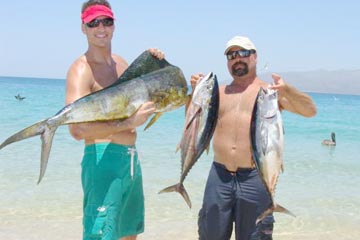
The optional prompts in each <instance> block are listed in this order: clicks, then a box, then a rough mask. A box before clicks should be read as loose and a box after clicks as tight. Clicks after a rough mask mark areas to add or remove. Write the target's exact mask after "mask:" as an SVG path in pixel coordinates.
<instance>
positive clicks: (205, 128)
mask: <svg viewBox="0 0 360 240" xmlns="http://www.w3.org/2000/svg"><path fill="white" fill-rule="evenodd" d="M218 109H219V86H218V82H217V78H216V75H214V74H213V73H212V72H210V73H209V74H208V75H206V76H205V77H203V78H202V79H200V80H199V81H198V82H197V84H196V87H195V89H194V93H193V96H192V100H191V103H190V105H189V107H188V109H187V112H186V118H185V123H184V129H183V134H182V138H181V142H180V144H179V147H178V149H179V148H180V149H181V176H180V181H179V183H177V184H175V185H173V186H170V187H167V188H165V189H163V190H161V191H160V192H159V193H164V192H173V191H176V192H178V193H180V194H181V195H182V196H183V198H184V199H185V201H186V203H187V205H188V206H189V207H190V208H191V201H190V198H189V195H188V193H187V192H186V190H185V187H184V185H183V182H184V180H185V178H186V176H187V174H188V173H189V171H190V169H191V168H192V167H193V166H194V164H195V163H196V161H197V160H198V159H199V158H200V156H201V154H202V153H203V152H204V150H205V149H209V144H210V140H211V138H212V136H213V133H214V131H215V127H216V123H217V118H218ZM178 149H177V150H178Z"/></svg>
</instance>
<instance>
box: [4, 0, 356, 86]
mask: <svg viewBox="0 0 360 240" xmlns="http://www.w3.org/2000/svg"><path fill="white" fill-rule="evenodd" d="M82 3H83V1H79V0H62V1H45V0H32V1H31V0H30V1H23V0H12V1H2V3H1V13H2V17H1V21H0V56H1V58H0V76H16V77H39V78H60V79H65V77H66V72H67V70H68V68H69V66H70V65H71V63H72V62H73V61H74V60H75V59H76V58H78V57H79V56H80V55H81V54H83V53H84V52H85V51H86V50H87V41H86V37H85V35H84V34H83V33H82V32H81V28H80V27H81V20H80V10H81V5H82ZM110 3H111V5H112V9H113V11H114V14H115V18H116V21H115V33H114V36H113V42H112V50H113V52H114V53H116V54H118V55H120V56H122V57H124V58H125V59H126V60H127V61H128V63H131V62H132V61H133V60H134V59H135V58H136V57H137V56H138V55H140V54H141V53H142V52H143V51H144V50H146V49H148V48H151V47H157V48H160V49H161V50H163V51H164V52H165V55H166V59H167V60H168V61H169V62H170V63H172V64H173V65H176V66H178V67H180V68H181V69H182V70H183V72H184V74H185V77H186V78H187V80H189V79H190V76H191V74H194V73H198V72H201V73H208V72H210V71H212V72H214V73H215V74H216V75H217V76H218V79H219V81H230V80H231V76H230V75H229V73H228V70H227V66H226V59H225V56H224V55H223V53H224V49H225V44H226V42H227V41H228V40H229V39H230V38H232V37H233V36H235V35H242V36H248V37H249V38H250V39H251V40H252V41H253V42H254V44H255V46H256V48H257V52H258V72H261V71H264V67H265V66H267V70H268V71H269V72H277V73H279V72H293V71H312V70H330V71H331V70H357V69H360V60H359V55H360V30H359V29H360V14H359V11H360V1H358V0H343V1H338V0H326V1H325V0H317V1H315V0H302V1H295V0H282V1H281V0H247V1H243V0H222V1H218V0H213V1H210V0H208V1H205V0H192V1H185V0H163V1H161V0H152V1H145V0H139V1H131V0H128V1H116V0H110Z"/></svg>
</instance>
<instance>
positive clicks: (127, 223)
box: [66, 0, 164, 240]
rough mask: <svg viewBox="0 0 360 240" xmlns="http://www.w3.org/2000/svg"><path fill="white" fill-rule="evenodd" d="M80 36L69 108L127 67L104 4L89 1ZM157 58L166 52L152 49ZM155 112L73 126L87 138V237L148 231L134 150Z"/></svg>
mask: <svg viewBox="0 0 360 240" xmlns="http://www.w3.org/2000/svg"><path fill="white" fill-rule="evenodd" d="M81 20H82V26H81V29H82V32H83V33H84V34H85V35H86V37H87V40H88V50H87V51H86V52H85V54H83V55H81V56H80V57H79V58H78V59H76V60H75V62H74V63H73V64H72V65H71V66H70V69H69V70H68V73H67V80H66V104H69V103H72V102H74V101H75V100H77V99H79V98H81V97H83V96H85V95H87V94H90V93H93V92H96V91H99V90H101V89H103V88H105V87H107V86H109V85H111V84H113V83H114V82H115V81H116V80H117V79H118V77H119V76H120V75H121V74H122V73H123V72H124V71H125V70H126V68H127V67H128V64H127V62H126V61H125V60H124V59H123V58H122V57H120V56H117V55H115V54H113V53H112V52H111V40H112V37H113V33H114V20H115V17H114V14H113V12H112V10H111V6H110V4H109V3H108V2H107V1H106V0H89V1H87V2H85V3H84V4H83V6H82V10H81ZM149 51H150V53H151V54H152V55H154V56H155V57H157V58H159V59H162V58H164V54H163V53H162V52H161V51H159V50H157V49H149ZM154 111H155V108H154V105H153V103H152V102H148V103H145V104H144V105H143V106H142V107H141V108H140V109H139V110H138V111H137V113H136V114H134V115H133V116H132V117H130V118H128V119H127V120H125V121H122V122H119V121H109V122H96V123H81V124H73V125H71V126H69V130H70V133H71V135H72V136H73V137H74V138H75V139H76V140H84V142H85V150H84V157H83V160H82V164H81V166H82V186H83V191H84V202H83V227H84V231H83V239H84V240H89V239H92V240H95V239H102V240H118V239H122V240H133V239H136V236H137V234H139V233H142V232H143V231H144V193H143V186H142V175H141V168H140V163H139V161H138V156H137V152H136V147H135V141H136V131H135V128H136V127H137V126H139V125H141V124H143V123H145V121H146V120H147V119H148V117H149V116H150V115H151V114H152V113H153V112H154Z"/></svg>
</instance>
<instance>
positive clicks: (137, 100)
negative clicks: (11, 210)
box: [0, 51, 187, 183]
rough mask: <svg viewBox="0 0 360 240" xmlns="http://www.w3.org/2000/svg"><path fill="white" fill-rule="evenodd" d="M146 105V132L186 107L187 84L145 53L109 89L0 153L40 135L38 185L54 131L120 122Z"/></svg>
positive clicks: (30, 130)
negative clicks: (149, 112) (150, 109)
mask: <svg viewBox="0 0 360 240" xmlns="http://www.w3.org/2000/svg"><path fill="white" fill-rule="evenodd" d="M147 101H152V102H154V105H155V109H156V110H155V115H154V117H153V118H152V119H151V120H150V122H149V124H148V125H147V127H146V128H148V127H149V126H150V125H152V124H153V123H154V122H155V121H156V120H157V119H158V118H159V117H160V115H161V114H162V113H163V112H166V111H170V110H173V109H176V108H178V107H180V106H182V105H184V104H185V103H186V101H187V83H186V80H185V78H184V75H183V73H182V71H181V70H180V69H179V68H178V67H176V66H173V65H171V64H169V63H168V62H167V61H166V60H164V59H163V60H158V59H157V58H155V57H153V56H152V55H151V54H150V53H148V52H147V51H146V52H144V53H143V54H141V55H140V56H139V57H138V58H137V59H136V60H135V61H134V62H133V63H132V64H131V65H130V66H129V67H128V69H127V70H126V71H125V72H124V74H123V75H122V76H120V77H119V79H118V80H117V81H116V82H115V83H114V84H113V85H111V86H109V87H107V88H104V89H102V90H100V91H97V92H94V93H91V94H89V95H86V96H84V97H82V98H80V99H78V100H76V101H74V102H73V103H71V104H69V105H67V106H65V107H64V108H62V109H61V110H60V111H59V112H58V113H56V114H55V115H54V116H52V117H50V118H47V119H45V120H43V121H40V122H38V123H35V124H34V125H32V126H30V127H27V128H25V129H23V130H21V131H19V132H18V133H15V134H14V135H12V136H11V137H9V138H8V139H6V140H5V141H4V142H3V143H2V144H1V145H0V149H2V148H3V147H5V146H7V145H9V144H11V143H13V142H17V141H20V140H23V139H26V138H30V137H33V136H36V135H41V141H42V146H41V162H40V176H39V180H38V183H40V181H41V179H42V178H43V176H44V174H45V170H46V166H47V163H48V158H49V154H50V149H51V145H52V140H53V137H54V134H55V131H56V129H57V128H58V127H59V126H60V125H66V124H73V123H83V122H95V121H109V120H124V119H126V118H128V117H130V116H131V115H133V114H134V113H135V112H136V111H137V110H138V109H139V107H140V106H141V105H142V104H143V103H145V102H147Z"/></svg>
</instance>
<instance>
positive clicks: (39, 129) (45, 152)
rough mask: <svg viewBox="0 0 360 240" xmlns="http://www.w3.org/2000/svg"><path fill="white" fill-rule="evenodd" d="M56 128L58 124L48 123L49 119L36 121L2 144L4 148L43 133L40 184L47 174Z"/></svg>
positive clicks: (1, 146) (0, 146) (0, 147)
mask: <svg viewBox="0 0 360 240" xmlns="http://www.w3.org/2000/svg"><path fill="white" fill-rule="evenodd" d="M56 129H57V126H50V125H49V124H48V119H45V120H43V121H41V122H38V123H35V124H34V125H32V126H30V127H27V128H25V129H23V130H21V131H19V132H17V133H15V134H14V135H12V136H11V137H9V138H8V139H6V140H5V141H4V142H3V143H2V144H1V145H0V149H2V148H4V147H5V146H7V145H9V144H11V143H14V142H18V141H21V140H24V139H26V138H30V137H34V136H37V135H41V142H42V145H41V162H40V176H39V180H38V184H39V183H40V181H41V179H42V178H43V176H44V174H45V170H46V166H47V163H48V159H49V154H50V149H51V144H52V140H53V137H54V134H55V131H56Z"/></svg>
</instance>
